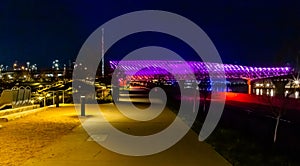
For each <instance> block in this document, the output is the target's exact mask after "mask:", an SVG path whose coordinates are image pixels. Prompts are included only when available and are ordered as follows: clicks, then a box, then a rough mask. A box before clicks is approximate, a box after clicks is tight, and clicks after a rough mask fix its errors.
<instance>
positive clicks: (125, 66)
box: [110, 60, 293, 80]
mask: <svg viewBox="0 0 300 166" xmlns="http://www.w3.org/2000/svg"><path fill="white" fill-rule="evenodd" d="M110 67H111V68H112V69H114V70H115V69H118V71H120V73H119V74H125V75H131V76H132V77H131V79H139V80H144V79H145V80H147V79H150V78H156V77H159V78H161V76H165V77H167V78H172V77H173V76H172V74H171V73H173V74H175V75H176V76H178V77H179V79H189V78H191V77H190V76H191V75H190V74H191V72H189V71H192V72H193V74H194V75H195V76H196V78H197V79H203V78H208V77H209V76H211V77H212V76H213V77H215V78H218V77H220V78H222V77H224V76H222V73H224V72H225V77H226V78H246V79H250V80H254V79H262V78H270V77H278V76H285V75H290V74H292V73H293V69H292V68H291V67H252V66H242V65H232V64H219V63H207V62H198V61H170V60H168V61H167V60H146V61H145V60H144V61H141V60H140V61H139V60H135V61H121V63H120V62H119V61H110ZM208 71H210V75H209V74H208Z"/></svg>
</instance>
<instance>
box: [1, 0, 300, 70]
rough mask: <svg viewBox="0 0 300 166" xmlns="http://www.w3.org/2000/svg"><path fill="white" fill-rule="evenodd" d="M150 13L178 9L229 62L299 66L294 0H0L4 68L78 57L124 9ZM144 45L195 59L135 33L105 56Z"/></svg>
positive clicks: (298, 6) (299, 15)
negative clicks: (89, 39) (88, 40)
mask: <svg viewBox="0 0 300 166" xmlns="http://www.w3.org/2000/svg"><path fill="white" fill-rule="evenodd" d="M146 9H152V10H165V11H170V12H174V13H177V14H180V15H182V16H184V17H187V18H189V19H190V20H192V21H193V22H195V23H197V24H198V25H199V26H200V27H201V28H202V29H203V30H204V31H205V32H206V33H207V34H208V35H209V37H210V38H211V39H212V41H213V42H214V44H215V45H216V47H217V49H218V51H219V53H220V55H221V57H222V59H223V61H224V62H225V63H238V64H243V65H253V64H254V65H263V66H271V65H276V64H278V65H282V64H285V63H286V62H295V59H296V58H295V57H296V56H297V55H299V50H300V2H298V1H297V0H295V1H284V2H283V1H274V0H273V1H271V0H266V1H263V2H262V1H248V2H240V1H230V0H229V1H215V0H211V1H209V2H207V1H202V2H201V1H198V0H194V1H188V0H184V1H182V0H178V1H176V0H172V1H169V0H165V1H163V2H162V1H147V2H144V1H140V0H120V1H116V0H104V1H97V0H95V1H89V0H82V1H71V0H70V1H67V0H51V1H50V0H49V1H46V0H43V1H39V0H36V1H33V0H26V1H15V0H14V1H12V0H2V1H1V2H0V63H4V64H8V65H11V64H12V63H13V62H14V61H15V60H18V61H19V62H26V61H31V62H32V63H37V64H39V66H40V67H47V66H50V65H51V61H52V60H54V59H60V60H62V61H64V62H65V63H67V61H68V60H69V59H71V60H74V59H75V57H76V56H77V53H78V51H79V49H80V47H81V45H82V44H83V42H84V41H85V40H86V38H87V37H88V36H89V35H90V34H91V33H92V32H93V31H94V30H95V29H96V28H97V27H99V26H100V25H101V24H103V23H104V22H106V21H108V20H110V19H112V18H114V17H116V16H119V15H122V14H125V13H127V12H132V11H137V10H146ZM147 36H148V37H147ZM137 41H138V42H137ZM141 41H142V42H141ZM162 41H163V42H162ZM141 43H142V44H141ZM166 43H168V44H166ZM146 45H160V46H165V47H168V48H170V49H173V50H174V51H176V52H178V53H179V54H181V55H182V56H184V57H186V58H187V59H192V58H191V57H193V55H192V54H193V51H191V50H190V49H189V48H188V47H186V46H185V45H184V44H182V43H180V42H178V41H176V39H173V38H171V37H166V36H162V35H160V34H156V35H153V34H150V35H147V34H144V35H142V34H138V35H136V36H130V37H128V38H126V39H124V40H122V41H120V42H118V44H116V46H115V47H114V48H112V50H110V52H109V53H108V55H109V56H110V58H118V57H121V56H124V54H125V53H126V52H129V51H132V50H134V49H136V48H138V47H141V46H146ZM176 49H177V50H176Z"/></svg>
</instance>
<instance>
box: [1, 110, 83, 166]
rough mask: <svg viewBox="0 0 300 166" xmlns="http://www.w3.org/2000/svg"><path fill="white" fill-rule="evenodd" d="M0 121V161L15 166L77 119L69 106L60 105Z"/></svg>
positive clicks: (64, 131)
mask: <svg viewBox="0 0 300 166" xmlns="http://www.w3.org/2000/svg"><path fill="white" fill-rule="evenodd" d="M66 108H67V107H66ZM70 108H71V107H70ZM0 125H2V128H0V165H1V166H19V165H21V164H22V163H24V162H25V161H26V160H28V159H29V158H32V157H34V156H39V155H41V154H40V152H41V151H42V150H43V149H45V147H48V146H50V145H52V144H53V143H54V142H56V141H58V140H60V139H61V138H62V136H64V135H67V134H68V133H70V132H71V131H72V129H73V128H75V127H77V126H78V125H80V122H79V120H78V118H77V114H76V112H75V111H74V110H73V109H65V108H64V107H62V108H48V109H47V110H45V111H41V112H39V113H36V114H32V115H29V116H27V117H23V118H21V119H17V120H15V121H9V122H4V123H0Z"/></svg>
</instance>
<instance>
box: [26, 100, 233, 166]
mask: <svg viewBox="0 0 300 166" xmlns="http://www.w3.org/2000/svg"><path fill="white" fill-rule="evenodd" d="M95 107H97V105H88V106H87V107H86V115H87V116H86V117H84V118H81V120H83V122H84V121H88V120H92V121H97V119H98V120H99V118H98V117H97V113H96V112H95V110H96V109H94V108H95ZM100 108H101V113H102V115H103V116H104V117H105V119H106V120H108V121H109V122H110V124H112V125H113V126H114V127H115V128H117V129H118V130H119V131H122V132H126V133H128V134H132V135H138V136H143V135H149V134H154V133H156V132H159V131H161V130H163V129H164V128H166V127H168V125H169V124H170V123H171V122H172V121H173V120H174V117H175V114H174V113H173V112H171V111H170V110H168V109H166V110H164V111H163V112H162V114H161V115H159V116H158V117H157V118H155V119H153V120H151V121H149V122H136V121H134V120H131V119H129V118H127V117H125V116H124V115H122V114H121V113H120V112H118V111H117V109H116V107H115V106H114V105H113V104H101V106H100ZM65 109H72V108H71V107H66V108H65ZM97 122H99V129H101V122H100V121H97ZM66 123H67V122H66ZM102 129H103V130H104V131H105V129H104V128H102ZM102 129H101V130H102ZM109 137H110V134H109V133H106V134H103V135H99V137H94V139H97V140H98V141H106V140H107V139H109ZM141 148H143V147H141ZM40 154H42V155H39V156H36V157H34V158H31V159H29V160H28V161H27V162H25V163H24V166H52V165H55V166H64V165H72V166H81V165H84V166H97V165H99V166H100V165H101V166H127V165H128V166H135V165H137V166H141V165H143V166H148V165H149V166H153V165H156V166H168V165H170V166H176V165H178V166H183V165H185V166H194V165H197V166H198V165H205V166H206V165H212V166H223V165H230V163H229V162H228V161H226V160H225V159H224V158H223V157H222V156H220V155H219V154H218V153H217V152H216V151H215V150H214V149H213V148H212V147H211V146H210V145H208V144H206V143H204V142H199V141H198V136H197V134H196V133H195V132H193V131H192V130H190V131H189V132H188V133H187V134H186V136H184V137H183V139H181V140H180V141H179V142H178V143H177V144H175V145H174V146H172V147H171V148H169V149H167V150H165V151H163V152H160V153H158V154H154V155H150V156H142V157H132V156H126V155H121V154H118V153H115V152H112V151H110V150H107V149H105V148H104V147H102V146H100V145H99V144H98V143H97V142H95V141H93V139H92V138H91V137H90V136H89V135H88V134H87V133H86V131H85V130H84V128H83V127H82V126H79V127H77V128H75V129H74V130H73V132H72V133H71V134H68V135H66V136H64V137H63V138H62V139H61V140H59V141H57V142H56V143H54V144H52V145H51V146H49V147H47V148H45V149H44V150H43V152H42V153H40Z"/></svg>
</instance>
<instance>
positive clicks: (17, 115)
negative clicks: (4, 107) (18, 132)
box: [0, 107, 48, 122]
mask: <svg viewBox="0 0 300 166" xmlns="http://www.w3.org/2000/svg"><path fill="white" fill-rule="evenodd" d="M47 108H48V107H42V108H37V109H33V110H28V111H23V112H18V113H14V114H10V115H5V116H1V117H0V122H9V121H12V120H16V119H19V118H22V117H25V116H28V115H32V114H35V113H38V112H40V111H44V110H46V109H47Z"/></svg>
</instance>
